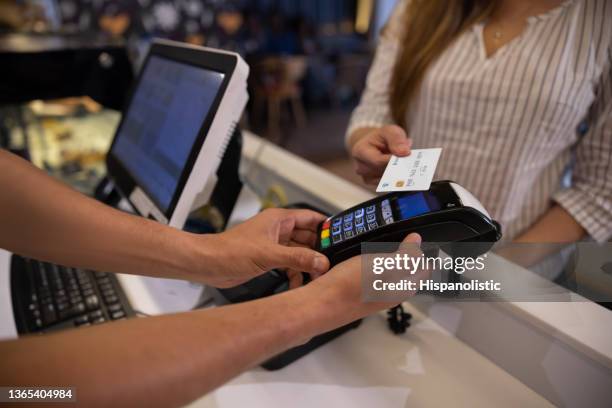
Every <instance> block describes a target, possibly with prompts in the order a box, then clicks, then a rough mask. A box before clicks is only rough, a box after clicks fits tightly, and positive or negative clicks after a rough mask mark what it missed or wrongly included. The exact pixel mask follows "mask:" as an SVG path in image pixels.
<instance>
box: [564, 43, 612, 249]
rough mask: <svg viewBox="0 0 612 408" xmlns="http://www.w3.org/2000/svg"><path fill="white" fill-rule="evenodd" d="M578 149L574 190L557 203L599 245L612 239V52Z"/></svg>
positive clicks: (565, 192) (574, 170) (574, 173)
mask: <svg viewBox="0 0 612 408" xmlns="http://www.w3.org/2000/svg"><path fill="white" fill-rule="evenodd" d="M587 123H588V125H589V130H588V131H587V132H586V133H585V134H584V136H582V138H581V139H580V140H579V142H578V144H577V146H576V150H575V163H574V167H573V169H572V181H571V187H569V188H567V189H563V190H561V191H559V192H558V193H557V194H555V196H554V200H555V201H556V202H557V203H559V204H560V205H561V206H562V207H563V208H565V210H566V211H568V212H569V213H570V214H571V215H572V216H573V217H574V218H575V219H576V221H577V222H578V223H579V224H580V225H582V227H583V228H584V229H585V230H586V231H587V232H588V233H589V235H590V236H591V237H592V238H593V239H595V240H596V241H599V242H604V241H607V240H609V239H610V238H611V237H612V50H608V56H607V64H606V65H605V67H604V70H603V74H602V77H601V81H600V83H599V85H598V86H597V88H596V100H595V102H594V104H593V105H592V106H591V109H590V110H589V114H588V117H587Z"/></svg>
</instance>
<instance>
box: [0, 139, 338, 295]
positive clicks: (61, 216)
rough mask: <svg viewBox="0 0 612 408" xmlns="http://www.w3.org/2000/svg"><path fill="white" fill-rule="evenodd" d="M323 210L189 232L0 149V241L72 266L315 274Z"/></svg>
mask: <svg viewBox="0 0 612 408" xmlns="http://www.w3.org/2000/svg"><path fill="white" fill-rule="evenodd" d="M322 219H323V216H322V215H321V214H317V213H315V212H313V211H307V210H282V209H277V210H269V211H264V212H263V213H261V214H260V215H258V216H256V217H254V218H253V219H251V220H249V221H248V222H246V223H244V224H242V225H240V226H238V227H236V228H234V229H231V230H229V231H226V232H224V233H222V234H205V235H199V234H190V233H187V232H184V231H180V230H177V229H174V228H170V227H168V226H165V225H162V224H160V223H157V222H155V221H151V220H148V219H145V218H141V217H136V216H133V215H130V214H126V213H124V212H121V211H118V210H115V209H113V208H111V207H108V206H106V205H104V204H101V203H99V202H97V201H95V200H93V199H91V198H88V197H86V196H84V195H82V194H80V193H78V192H76V191H73V190H72V189H70V188H68V187H67V186H65V185H64V184H62V183H60V182H58V181H56V180H54V179H52V178H51V177H49V176H47V175H46V174H45V173H43V172H42V171H40V170H38V169H37V168H35V167H34V166H32V165H31V164H30V163H28V162H26V161H25V160H22V159H21V158H18V157H17V156H14V155H12V154H10V153H8V152H7V151H4V150H1V149H0V248H4V249H8V250H10V251H12V252H15V253H18V254H21V255H24V256H28V257H32V258H36V259H40V260H43V261H50V262H54V263H58V264H63V265H69V266H73V267H83V268H90V269H94V270H99V271H106V272H122V273H132V274H142V275H151V276H161V277H167V278H177V279H186V280H191V281H199V282H203V283H206V284H209V285H212V286H216V287H229V286H235V285H237V284H239V283H242V282H244V281H246V280H249V279H251V278H252V277H254V276H256V275H259V274H261V273H263V272H265V271H267V270H269V269H272V268H275V267H288V268H292V269H294V270H300V271H305V272H308V273H311V274H313V275H314V277H316V276H318V275H320V274H322V273H324V272H326V271H327V269H328V268H329V262H328V260H327V258H326V257H324V256H323V255H321V254H319V253H317V252H316V251H314V250H312V249H310V248H309V247H312V245H313V244H314V240H315V238H316V237H315V235H316V227H317V224H318V223H319V222H320V221H321V220H322Z"/></svg>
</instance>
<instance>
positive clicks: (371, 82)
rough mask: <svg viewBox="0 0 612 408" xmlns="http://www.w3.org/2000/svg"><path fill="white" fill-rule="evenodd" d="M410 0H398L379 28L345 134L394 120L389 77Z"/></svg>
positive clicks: (386, 123) (390, 122) (347, 135)
mask: <svg viewBox="0 0 612 408" xmlns="http://www.w3.org/2000/svg"><path fill="white" fill-rule="evenodd" d="M408 1H409V0H401V1H400V2H399V3H398V5H397V6H396V7H395V10H394V11H393V14H392V15H391V17H390V18H389V21H388V22H387V25H386V26H385V28H384V29H383V31H382V34H381V36H380V41H379V43H378V46H377V48H376V53H375V55H374V61H373V62H372V66H371V67H370V71H369V72H368V77H367V80H366V86H365V89H364V91H363V94H362V95H361V101H360V102H359V105H358V106H357V107H356V108H355V110H354V111H353V114H352V115H351V119H350V121H349V125H348V129H347V131H346V138H347V140H348V137H349V135H351V134H352V133H353V131H355V130H356V129H359V128H363V127H377V126H384V125H388V124H392V123H393V119H392V117H391V109H390V105H389V92H388V88H389V81H390V80H391V75H392V72H393V66H394V65H395V59H396V57H397V53H398V50H399V43H400V38H401V31H402V21H401V20H402V15H403V13H404V10H405V9H406V4H407V3H408Z"/></svg>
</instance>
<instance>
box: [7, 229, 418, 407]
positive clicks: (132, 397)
mask: <svg viewBox="0 0 612 408" xmlns="http://www.w3.org/2000/svg"><path fill="white" fill-rule="evenodd" d="M418 241H419V238H418V236H409V237H408V238H407V242H418ZM360 265H361V262H360V259H359V257H356V258H352V259H350V260H348V261H346V262H344V263H342V264H340V265H338V266H336V267H334V268H333V269H332V270H330V271H329V272H328V273H326V274H325V275H323V276H322V277H320V278H319V279H316V280H314V281H313V282H311V283H310V284H308V285H306V286H302V287H299V288H297V289H294V290H291V291H288V292H284V293H282V294H280V295H276V296H271V297H268V298H264V299H260V300H257V301H253V302H247V303H241V304H237V305H232V306H224V307H220V308H215V309H206V310H197V311H192V312H187V313H181V314H175V315H165V316H159V317H148V318H141V319H132V320H122V321H118V322H115V323H111V324H105V325H99V326H92V327H88V328H83V329H78V330H72V331H67V332H61V333H57V334H50V335H46V336H31V337H28V338H25V339H20V340H14V341H8V342H0V359H1V361H2V364H1V365H0V385H3V386H37V385H38V386H42V385H44V386H64V387H67V386H72V387H76V395H77V400H78V403H79V404H80V405H81V406H86V407H94V406H179V405H183V404H185V403H187V402H189V401H191V400H193V399H195V398H197V397H199V396H201V395H203V394H205V393H206V392H208V391H210V390H212V389H214V388H215V387H218V386H219V385H221V384H223V383H224V382H226V381H228V380H229V379H231V378H232V377H234V376H236V375H238V374H239V373H240V372H242V371H244V370H246V369H248V368H250V367H253V366H255V365H257V364H259V363H261V362H263V361H265V360H266V359H267V358H269V357H271V356H273V355H275V354H277V353H279V352H281V351H283V350H285V349H287V348H290V347H291V346H295V345H298V344H300V343H302V342H305V341H306V340H307V339H309V338H311V337H312V336H314V335H316V334H319V333H322V332H325V331H328V330H330V329H332V328H335V327H338V326H340V325H344V324H347V323H349V322H351V321H354V320H356V319H358V318H360V317H363V316H365V315H367V314H369V313H372V312H374V311H376V310H379V309H382V308H386V307H390V306H392V305H390V304H382V303H362V302H361V300H360V297H361V296H360V294H361V280H360V272H361V266H360Z"/></svg>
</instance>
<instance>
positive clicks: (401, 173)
mask: <svg viewBox="0 0 612 408" xmlns="http://www.w3.org/2000/svg"><path fill="white" fill-rule="evenodd" d="M441 153H442V149H441V148H439V147H436V148H433V149H414V150H412V151H411V152H410V156H406V157H397V156H391V159H390V160H389V163H388V164H387V168H386V169H385V172H384V173H383V176H382V178H381V179H380V183H378V187H377V188H376V192H378V193H385V192H389V191H425V190H429V186H430V185H431V181H432V180H433V176H434V172H435V171H436V166H437V165H438V159H439V158H440V154H441Z"/></svg>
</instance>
